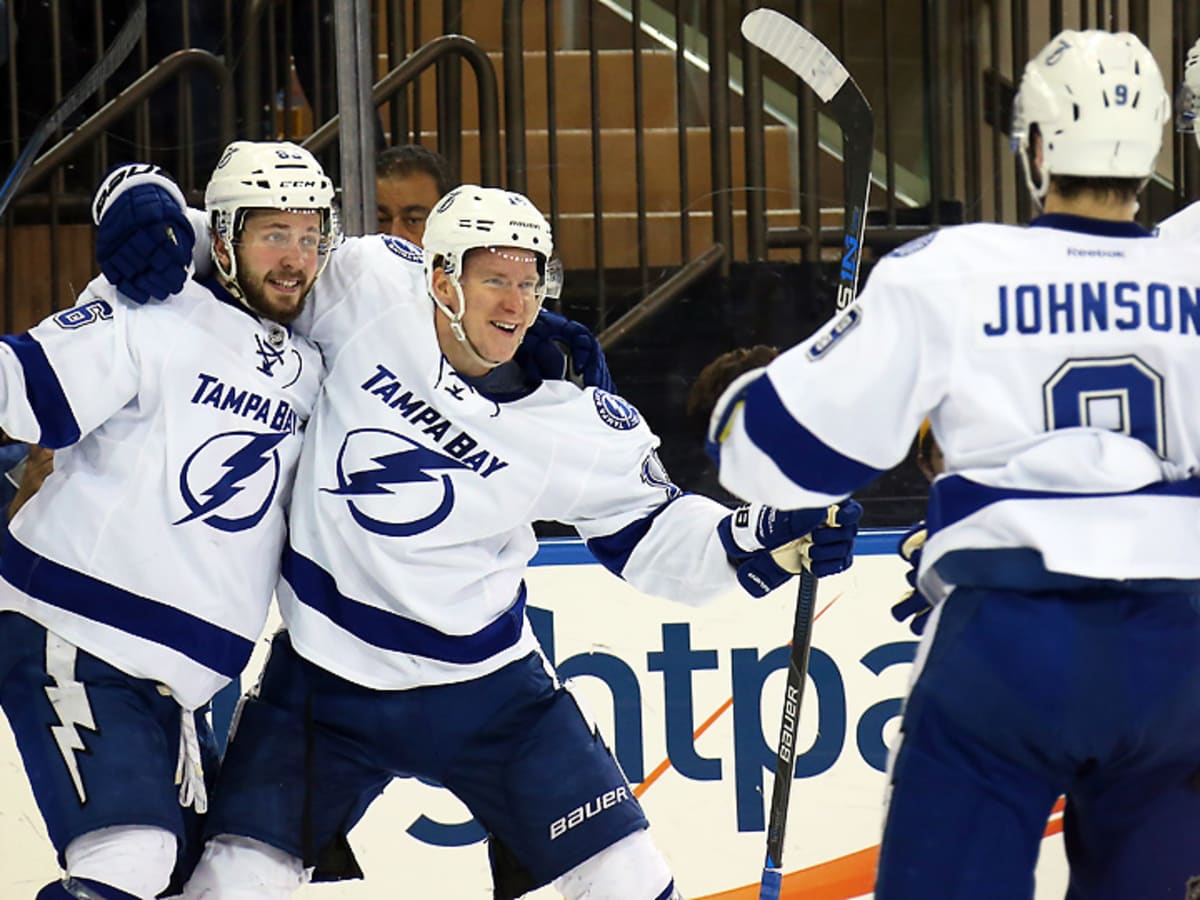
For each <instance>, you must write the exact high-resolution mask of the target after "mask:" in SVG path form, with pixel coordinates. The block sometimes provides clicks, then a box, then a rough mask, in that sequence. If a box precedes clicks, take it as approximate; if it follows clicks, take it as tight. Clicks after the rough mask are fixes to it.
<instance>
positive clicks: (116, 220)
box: [92, 165, 196, 303]
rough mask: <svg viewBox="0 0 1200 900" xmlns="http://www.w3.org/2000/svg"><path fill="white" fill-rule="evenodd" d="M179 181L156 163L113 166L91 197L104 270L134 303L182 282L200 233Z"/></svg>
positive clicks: (162, 294) (167, 291) (173, 289)
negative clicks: (187, 213)
mask: <svg viewBox="0 0 1200 900" xmlns="http://www.w3.org/2000/svg"><path fill="white" fill-rule="evenodd" d="M186 206H187V204H186V203H185V202H184V199H183V194H182V193H181V192H180V190H179V188H178V186H176V184H175V182H173V181H172V180H171V179H170V178H168V177H167V175H166V174H165V173H164V172H163V171H162V169H159V168H158V167H157V166H149V165H128V166H121V167H119V168H117V169H114V170H113V171H112V172H110V173H109V174H108V175H107V176H106V177H105V179H104V182H103V184H101V185H100V188H99V190H98V191H97V192H96V197H95V199H94V200H93V202H92V218H93V221H95V223H96V226H97V228H96V260H97V262H98V263H99V264H100V271H101V272H103V273H104V277H105V278H107V279H108V280H109V281H110V282H112V283H113V285H114V286H115V287H116V288H117V290H119V291H120V292H121V293H122V294H124V295H125V296H126V297H128V298H129V299H130V300H133V301H134V302H136V303H145V302H146V301H147V300H150V299H151V298H154V299H158V300H161V299H164V298H166V297H168V296H170V295H171V294H174V293H176V292H177V291H178V290H180V289H181V288H182V287H183V284H184V282H185V281H186V280H187V277H188V266H189V265H190V263H191V262H192V247H193V245H194V244H195V241H196V235H195V233H194V232H193V231H192V226H191V223H190V222H188V218H187V215H186V214H185V212H184V210H185V208H186Z"/></svg>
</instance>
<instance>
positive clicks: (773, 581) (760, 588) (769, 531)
mask: <svg viewBox="0 0 1200 900" xmlns="http://www.w3.org/2000/svg"><path fill="white" fill-rule="evenodd" d="M862 512H863V510H862V505H861V504H859V503H858V502H857V501H855V500H844V501H842V502H841V503H839V504H838V505H837V507H836V514H835V518H834V522H835V523H836V524H834V525H827V524H824V523H825V522H826V520H827V518H828V516H829V510H827V509H797V510H779V509H773V508H772V507H769V506H762V505H760V504H751V505H750V506H740V507H738V508H737V509H735V510H734V511H733V512H731V513H730V514H729V515H728V516H726V517H725V518H724V519H722V520H721V521H720V522H719V523H718V525H717V534H718V535H720V538H721V543H722V545H723V546H724V547H725V553H726V555H727V556H728V557H729V561H730V563H731V564H732V565H734V566H735V567H736V568H737V578H738V582H739V583H740V584H741V585H742V587H743V588H745V589H746V591H747V593H749V594H750V595H751V596H754V597H762V596H763V595H765V594H768V593H770V592H771V591H773V590H775V588H777V587H779V586H780V585H782V584H783V583H785V582H786V581H787V580H788V579H790V578H791V577H792V576H793V575H796V574H798V573H799V572H800V570H801V568H808V569H809V570H810V571H811V572H812V573H813V575H815V576H817V577H818V578H823V577H824V576H826V575H834V574H836V573H838V572H841V571H843V570H844V569H846V568H848V567H849V566H850V562H851V561H852V560H853V559H854V537H855V535H856V534H858V523H859V520H860V519H862Z"/></svg>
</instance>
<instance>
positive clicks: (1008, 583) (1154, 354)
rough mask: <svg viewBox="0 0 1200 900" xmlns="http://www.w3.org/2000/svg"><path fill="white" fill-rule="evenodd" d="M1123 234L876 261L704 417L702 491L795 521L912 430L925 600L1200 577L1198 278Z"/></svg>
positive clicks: (999, 235) (944, 235)
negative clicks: (714, 446) (924, 511)
mask: <svg viewBox="0 0 1200 900" xmlns="http://www.w3.org/2000/svg"><path fill="white" fill-rule="evenodd" d="M1149 237H1150V236H1149V235H1148V233H1147V232H1145V231H1143V230H1142V229H1140V228H1139V227H1137V226H1136V225H1134V224H1132V223H1105V222H1098V221H1096V220H1088V219H1080V218H1076V217H1070V216H1043V217H1042V218H1041V219H1039V220H1037V221H1036V222H1035V223H1034V225H1033V226H1032V227H1028V228H1018V227H1009V226H1002V225H967V226H960V227H957V228H948V229H943V230H942V231H940V232H938V233H937V234H936V235H931V236H929V237H927V238H923V239H921V240H920V241H919V242H914V243H913V244H911V245H909V246H907V247H904V248H901V249H900V250H899V251H897V252H895V253H893V254H891V255H890V256H889V257H887V258H885V259H883V260H882V261H880V263H879V264H878V265H877V266H876V268H875V270H874V271H873V272H872V273H871V277H870V280H869V282H868V284H867V286H866V289H865V290H864V292H863V293H862V295H861V296H860V298H859V300H858V301H857V302H856V303H855V304H853V305H851V307H850V308H849V309H847V310H845V311H843V312H842V313H840V314H839V315H838V316H837V317H835V319H834V320H832V321H831V322H830V323H828V324H827V325H826V326H825V327H823V328H822V329H820V330H819V331H818V333H817V334H816V335H814V336H813V337H812V338H811V339H810V340H808V341H806V342H804V343H803V344H801V345H799V346H797V347H796V348H793V349H792V350H790V351H788V352H787V353H785V354H783V355H782V356H780V357H779V358H778V359H777V360H775V361H774V362H773V363H772V364H771V365H770V366H769V367H768V368H767V369H766V371H765V374H764V375H763V376H762V377H760V378H758V379H757V380H754V381H753V382H752V383H751V384H750V385H749V386H748V387H747V388H746V389H745V391H744V393H743V394H742V397H741V401H740V403H738V404H735V405H733V406H732V407H731V408H727V409H724V410H722V411H721V412H724V414H725V415H726V417H727V421H726V422H725V425H724V435H725V437H724V439H723V441H722V443H721V445H720V458H721V481H722V482H723V483H724V484H725V485H726V487H728V488H729V489H730V490H731V491H733V492H735V493H737V494H738V495H740V496H742V497H745V498H747V499H751V500H766V499H768V498H769V499H770V500H771V501H773V502H774V503H775V504H776V505H780V506H785V507H791V506H797V507H801V506H813V505H818V504H824V503H828V502H830V501H832V500H834V499H838V498H840V497H843V496H846V495H847V494H849V493H850V492H851V491H853V490H855V489H857V488H858V487H860V486H862V485H863V484H865V483H867V482H868V481H870V480H871V479H873V478H874V477H875V476H877V475H879V474H880V473H881V472H883V471H885V470H887V469H889V468H891V467H892V466H894V465H896V464H897V463H898V462H900V461H901V460H902V459H903V458H904V456H905V454H906V453H907V451H908V449H909V446H910V444H911V442H912V439H913V436H914V434H915V433H916V431H917V428H918V425H919V424H920V422H921V420H922V419H923V418H924V417H925V416H926V415H928V416H930V418H931V420H932V425H933V433H934V435H935V437H936V438H937V440H938V442H939V444H940V445H941V448H942V451H943V453H944V455H945V464H946V472H945V474H943V475H942V476H941V477H940V478H938V479H937V480H936V481H935V483H934V485H933V488H932V491H931V495H930V507H929V525H930V538H929V541H928V543H927V544H926V545H925V550H924V553H923V557H922V570H921V585H922V588H923V590H924V591H926V593H927V596H931V597H932V598H935V599H936V598H937V597H939V596H944V592H945V590H946V585H954V584H979V585H986V586H993V587H1012V588H1027V589H1035V588H1037V587H1039V586H1041V587H1047V586H1057V585H1069V584H1073V583H1077V582H1078V580H1079V579H1081V578H1082V579H1112V580H1153V579H1162V578H1168V579H1197V578H1200V554H1197V553H1196V550H1195V541H1194V533H1193V532H1194V528H1195V522H1196V519H1197V516H1198V515H1200V480H1197V479H1196V478H1195V477H1194V476H1195V474H1196V472H1197V466H1198V465H1200V419H1198V418H1197V417H1196V416H1195V415H1194V413H1193V411H1192V410H1191V405H1192V403H1193V400H1192V398H1193V397H1195V396H1196V395H1197V392H1198V391H1200V364H1198V363H1197V359H1200V356H1198V355H1197V350H1198V349H1200V263H1198V262H1197V260H1200V257H1198V256H1197V255H1196V254H1195V253H1190V252H1186V253H1185V252H1180V249H1179V246H1178V245H1177V243H1176V242H1175V241H1171V240H1167V239H1158V240H1155V239H1147V238H1149Z"/></svg>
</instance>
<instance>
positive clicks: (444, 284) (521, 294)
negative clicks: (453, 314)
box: [434, 247, 538, 375]
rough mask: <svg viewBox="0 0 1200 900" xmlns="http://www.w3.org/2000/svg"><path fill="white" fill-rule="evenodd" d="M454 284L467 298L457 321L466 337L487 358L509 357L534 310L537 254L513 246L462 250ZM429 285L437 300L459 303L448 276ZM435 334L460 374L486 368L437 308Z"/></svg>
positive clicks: (483, 371) (503, 359) (455, 306)
mask: <svg viewBox="0 0 1200 900" xmlns="http://www.w3.org/2000/svg"><path fill="white" fill-rule="evenodd" d="M439 271H440V270H439ZM459 284H460V285H461V286H462V292H463V297H464V298H465V299H466V304H467V311H466V314H465V315H464V316H463V321H462V324H463V330H464V331H465V332H466V334H467V340H469V341H470V342H471V346H472V347H474V348H475V352H476V353H478V354H479V355H480V356H482V357H483V358H484V359H486V360H488V361H489V362H493V363H506V362H508V361H509V360H510V359H512V358H513V356H514V355H515V354H516V352H517V347H519V346H520V345H521V340H522V339H523V338H524V337H525V332H526V330H527V329H528V328H529V323H530V321H531V320H532V319H533V317H534V316H535V315H536V314H537V286H538V264H537V257H536V256H535V255H534V254H532V253H530V252H529V251H528V250H521V249H519V248H516V247H487V248H482V249H478V250H472V251H471V252H470V253H468V254H467V258H466V261H465V263H464V265H463V274H462V277H461V278H460V279H459ZM434 285H435V289H436V290H437V291H438V295H439V297H440V298H441V299H442V301H443V302H444V303H446V304H447V305H448V306H449V307H450V308H451V309H455V310H456V309H458V298H457V296H455V294H454V290H453V287H452V286H451V285H450V282H449V279H448V278H445V277H444V275H443V276H442V277H441V278H440V279H437V280H435V282H434ZM438 337H439V342H440V344H441V347H442V352H443V353H445V354H446V358H447V359H449V360H450V362H451V364H452V365H453V366H454V367H455V368H456V369H458V371H460V372H462V373H463V374H464V375H484V374H486V373H487V371H488V370H487V367H486V366H483V365H481V364H480V363H479V361H478V360H475V359H473V358H472V357H471V356H470V354H469V353H467V351H466V350H465V348H463V346H462V345H461V344H460V343H459V342H458V341H456V340H455V339H454V337H453V335H451V334H450V329H449V325H448V324H447V323H446V317H445V316H442V315H440V314H439V316H438Z"/></svg>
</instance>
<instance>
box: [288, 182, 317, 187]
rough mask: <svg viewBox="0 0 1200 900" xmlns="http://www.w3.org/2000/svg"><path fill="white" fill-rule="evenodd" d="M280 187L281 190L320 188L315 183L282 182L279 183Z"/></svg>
mask: <svg viewBox="0 0 1200 900" xmlns="http://www.w3.org/2000/svg"><path fill="white" fill-rule="evenodd" d="M279 186H280V187H281V188H315V187H319V185H318V183H317V182H315V181H281V182H279Z"/></svg>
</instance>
